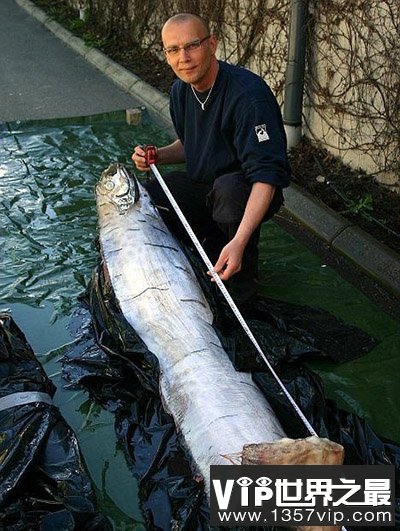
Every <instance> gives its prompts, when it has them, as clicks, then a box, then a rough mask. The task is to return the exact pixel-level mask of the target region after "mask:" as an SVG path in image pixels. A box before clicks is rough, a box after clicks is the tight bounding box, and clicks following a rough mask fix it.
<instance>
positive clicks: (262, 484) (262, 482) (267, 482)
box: [256, 476, 272, 487]
mask: <svg viewBox="0 0 400 531" xmlns="http://www.w3.org/2000/svg"><path fill="white" fill-rule="evenodd" d="M256 483H257V485H259V486H260V487H268V485H271V483H272V479H270V478H267V477H265V476H262V477H261V478H258V479H256Z"/></svg>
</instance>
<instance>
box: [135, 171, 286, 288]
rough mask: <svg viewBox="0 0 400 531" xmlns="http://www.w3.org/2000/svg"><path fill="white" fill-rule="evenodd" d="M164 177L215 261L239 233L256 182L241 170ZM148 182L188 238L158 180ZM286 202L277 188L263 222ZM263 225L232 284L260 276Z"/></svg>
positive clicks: (177, 228) (178, 231)
mask: <svg viewBox="0 0 400 531" xmlns="http://www.w3.org/2000/svg"><path fill="white" fill-rule="evenodd" d="M164 180H165V182H166V184H167V186H168V188H169V189H170V191H171V193H172V195H173V196H174V198H175V200H176V202H177V203H178V205H179V207H180V208H181V210H182V212H183V214H184V215H185V217H186V219H187V220H188V222H189V224H190V226H191V227H192V229H193V231H194V233H195V234H196V236H197V237H198V239H199V240H200V242H201V243H202V245H203V247H204V250H205V251H206V253H207V254H208V256H209V258H210V260H211V262H212V263H215V262H216V260H217V259H218V257H219V254H220V252H221V250H222V248H223V247H224V246H225V245H226V244H227V243H228V242H229V241H230V240H231V239H232V238H233V237H234V235H235V234H236V231H237V229H238V227H239V224H240V222H241V220H242V217H243V214H244V211H245V208H246V204H247V200H248V198H249V195H250V192H251V187H252V185H251V184H249V183H248V182H247V181H246V179H245V177H244V175H243V174H242V173H241V172H234V173H228V174H225V175H222V176H220V177H218V178H217V179H215V181H214V182H213V183H201V182H198V181H192V180H190V178H189V177H188V176H187V174H186V173H184V172H172V173H169V174H166V175H165V177H164ZM145 186H146V188H147V190H148V191H149V193H150V196H151V197H152V199H153V201H154V203H155V204H156V205H157V206H158V207H159V210H160V213H161V215H162V217H163V219H164V221H165V222H166V223H167V225H168V226H169V228H170V229H171V230H172V231H173V232H174V234H176V235H177V236H178V237H179V238H180V239H182V240H183V241H188V238H189V237H188V235H187V233H186V231H185V228H184V227H183V225H182V223H181V221H180V220H179V218H178V216H177V215H176V214H175V211H174V210H173V207H172V206H171V204H170V203H169V201H168V198H167V196H166V195H165V193H164V191H163V190H162V188H161V186H160V185H159V184H158V181H157V180H156V179H150V180H148V181H147V182H146V183H145ZM282 204H283V195H282V190H281V189H280V188H277V189H276V190H275V194H274V197H273V200H272V202H271V205H270V207H269V209H268V211H267V213H266V214H265V216H264V219H263V221H262V222H265V221H267V220H269V219H271V218H272V216H273V215H274V214H275V213H276V212H278V210H279V209H280V207H281V206H282ZM260 229H261V227H258V229H257V230H256V231H254V233H253V235H252V236H251V238H250V240H249V242H248V244H247V246H246V249H245V252H244V255H243V261H242V270H241V271H240V272H239V273H237V274H236V275H234V276H233V277H232V284H233V283H236V284H238V283H239V284H241V283H243V282H247V281H248V280H249V279H254V278H257V275H258V242H259V238H260ZM229 282H231V281H229Z"/></svg>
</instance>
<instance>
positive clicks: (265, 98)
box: [234, 92, 290, 188]
mask: <svg viewBox="0 0 400 531" xmlns="http://www.w3.org/2000/svg"><path fill="white" fill-rule="evenodd" d="M235 121H236V128H235V129H236V133H235V138H234V142H235V148H236V152H237V154H238V158H239V160H240V164H241V167H242V169H243V171H244V173H245V176H246V179H247V180H248V181H249V182H250V183H254V182H264V183H269V184H273V185H275V186H278V187H281V188H284V187H286V186H289V180H290V166H289V163H288V160H287V154H286V149H287V145H286V135H285V130H284V127H283V122H282V116H281V112H280V109H279V106H278V103H277V102H276V100H275V98H274V97H273V96H272V94H270V93H269V92H267V93H265V92H264V94H263V95H262V97H258V98H256V99H253V100H252V101H250V102H249V101H248V100H247V103H246V106H242V107H240V106H237V110H236V116H235Z"/></svg>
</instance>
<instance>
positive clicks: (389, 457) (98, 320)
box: [64, 251, 400, 530]
mask: <svg viewBox="0 0 400 531" xmlns="http://www.w3.org/2000/svg"><path fill="white" fill-rule="evenodd" d="M188 255H189V257H190V258H191V261H192V263H193V265H194V267H195V269H196V273H197V275H198V279H199V281H200V283H201V284H202V287H203V289H204V291H205V293H206V295H207V297H208V299H209V302H210V305H211V307H212V309H213V312H214V316H215V327H216V330H217V332H218V334H219V336H220V338H221V340H222V342H223V343H224V345H225V348H226V350H227V352H228V354H229V355H230V357H231V359H232V360H233V361H234V362H236V364H237V365H239V366H240V367H241V368H247V369H252V370H253V378H254V379H255V381H256V382H257V384H258V385H259V387H260V389H261V390H262V391H263V392H264V394H265V395H266V397H267V399H268V400H269V402H270V403H271V405H272V406H273V408H274V410H275V412H276V414H277V416H278V418H279V419H280V420H281V422H282V424H283V426H284V429H285V431H286V432H287V434H288V436H290V437H293V438H299V437H303V436H307V435H308V433H306V430H305V427H304V425H303V423H302V422H301V421H300V419H299V418H298V417H297V415H296V414H295V412H294V410H293V408H292V407H291V405H290V404H288V401H287V398H286V397H285V396H284V394H283V392H282V390H281V389H280V388H279V387H278V386H277V383H276V382H275V380H274V379H273V377H272V375H271V374H270V373H269V371H268V369H266V368H265V364H262V363H260V362H259V361H258V360H257V359H256V357H255V352H254V350H255V349H254V347H253V346H252V345H250V346H249V342H248V341H247V339H246V338H245V336H244V335H243V332H241V331H239V330H238V326H237V323H236V322H235V321H234V320H233V319H232V317H231V311H230V310H229V309H228V308H227V306H226V304H225V303H224V302H223V301H221V298H220V296H219V295H218V293H217V292H216V290H215V287H214V286H213V285H211V283H210V282H209V280H208V279H207V277H206V276H205V275H204V273H201V267H199V263H198V261H197V260H196V258H194V257H193V255H192V254H191V252H190V251H189V252H188ZM87 303H88V305H89V308H90V311H91V314H92V331H91V332H90V329H89V332H88V334H87V335H86V336H83V337H82V338H81V340H80V342H78V344H77V346H76V348H75V350H74V351H71V352H70V353H69V355H68V356H67V358H66V359H65V360H64V375H65V377H66V378H67V379H68V380H69V381H70V382H72V383H73V384H80V385H84V386H85V387H86V388H87V389H88V390H89V391H90V392H91V394H92V396H93V397H94V398H95V399H97V400H98V401H99V402H100V403H102V404H103V406H105V407H107V408H108V409H111V410H113V411H115V413H116V433H117V436H118V439H119V440H120V441H121V443H122V445H123V448H124V450H125V455H126V458H127V461H128V463H129V465H130V468H131V470H132V472H133V474H134V475H135V476H136V477H137V478H138V481H139V495H140V501H141V506H142V510H143V513H144V515H145V517H146V522H147V527H148V529H162V530H168V529H171V528H172V527H174V526H175V527H176V528H177V529H191V530H192V529H193V530H194V529H207V528H208V527H209V523H208V507H207V504H206V502H205V500H204V495H203V489H202V484H201V482H200V483H199V481H198V478H194V477H193V473H192V469H191V466H190V465H191V463H190V456H188V454H187V452H186V450H185V447H184V445H183V444H181V441H180V438H179V435H178V434H177V433H176V431H175V429H174V425H173V421H172V419H171V418H170V417H169V416H168V415H166V413H165V411H164V410H163V407H162V403H161V400H160V397H159V394H158V363H157V360H156V358H155V357H154V356H153V355H152V354H151V353H150V352H149V351H148V350H147V349H146V347H145V345H144V344H143V342H142V341H141V339H140V338H139V337H138V336H137V335H136V333H135V331H134V330H132V328H131V327H130V326H129V325H128V323H127V322H126V321H125V319H124V317H123V315H122V314H121V312H120V309H119V307H118V304H117V303H116V301H115V299H114V296H113V292H112V288H111V287H110V285H109V283H108V281H107V280H106V279H105V277H104V274H103V271H102V268H101V265H100V266H99V268H98V270H97V271H96V272H95V273H94V275H93V278H92V282H91V286H90V289H89V291H88V296H87ZM241 310H242V312H243V315H244V316H245V318H246V320H247V321H248V322H249V324H250V327H251V328H252V329H253V330H254V333H255V335H256V336H257V339H258V340H259V341H260V344H261V346H262V348H263V349H265V350H264V352H265V353H266V354H267V356H268V358H269V361H270V362H271V364H273V365H274V367H275V368H276V370H277V371H278V374H279V375H280V378H281V379H282V381H283V382H284V384H285V386H286V387H287V389H288V390H289V392H290V393H291V394H292V396H293V398H294V399H295V401H296V403H297V404H298V405H299V406H300V408H301V409H302V411H303V412H304V413H305V415H306V417H307V418H308V419H309V420H310V422H311V424H312V425H313V427H314V428H315V429H316V431H317V432H318V433H319V434H320V435H321V436H325V437H328V438H330V439H331V440H333V441H337V442H340V443H341V444H343V445H344V447H345V450H346V463H348V464H361V463H365V464H383V463H385V464H388V463H392V464H395V465H396V467H397V470H399V466H400V448H399V447H398V446H397V445H396V444H394V443H392V442H390V441H386V440H385V439H382V438H380V437H379V436H378V435H377V434H376V433H375V432H374V431H373V430H372V429H371V428H370V427H369V426H368V424H367V423H366V422H365V421H363V420H362V419H361V418H359V417H357V416H356V415H353V414H349V413H347V412H345V411H343V410H340V409H338V408H337V407H336V406H335V404H334V403H333V402H332V401H330V400H326V399H325V397H324V393H323V386H322V381H321V380H320V378H319V377H318V376H317V375H316V374H314V373H313V372H311V371H310V370H308V369H307V368H306V367H305V366H304V365H302V364H301V362H302V361H303V360H306V359H310V357H330V358H333V359H335V360H337V361H346V360H347V359H349V358H354V357H357V356H361V355H362V354H365V353H366V352H368V351H369V350H370V349H371V348H373V346H374V345H375V344H376V340H375V339H374V338H371V337H370V336H368V335H367V334H365V333H364V332H362V331H361V330H358V329H357V328H354V327H352V326H348V325H347V324H345V323H343V322H342V321H340V320H338V319H336V318H334V317H332V316H331V315H329V314H327V313H326V312H323V311H321V310H318V309H312V308H307V307H305V306H298V305H293V304H287V303H282V302H280V301H273V300H271V299H265V298H261V297H260V298H258V299H257V300H255V301H252V304H251V305H247V306H243V307H242V308H241ZM97 345H99V346H100V347H101V349H102V350H99V349H98V348H97ZM349 351H350V352H351V355H350V356H349ZM260 369H262V370H260ZM397 481H399V480H398V479H397ZM396 496H397V500H396V515H397V521H398V525H400V487H399V484H398V483H397V485H396ZM175 527H174V528H175ZM348 529H351V528H350V527H349V528H348ZM371 529H373V528H371ZM388 529H390V528H388ZM391 529H393V528H391Z"/></svg>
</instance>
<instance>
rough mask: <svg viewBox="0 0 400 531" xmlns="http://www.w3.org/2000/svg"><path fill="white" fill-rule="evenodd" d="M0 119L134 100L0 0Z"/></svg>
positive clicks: (82, 112) (110, 107) (92, 110)
mask: <svg viewBox="0 0 400 531" xmlns="http://www.w3.org/2000/svg"><path fill="white" fill-rule="evenodd" d="M0 20H1V24H2V31H1V32H0V50H1V52H0V95H1V96H0V122H7V121H14V120H30V119H44V118H63V117H66V116H86V115H90V114H96V113H102V112H109V111H116V110H121V109H126V108H129V107H134V106H137V105H138V102H137V100H135V99H134V97H133V96H131V95H129V94H128V93H127V92H124V91H123V90H121V89H120V88H119V87H117V85H115V84H114V83H113V82H112V81H111V80H110V79H108V78H107V77H106V76H104V74H102V73H101V72H99V71H98V70H96V68H94V67H93V66H91V65H90V64H89V63H88V62H87V61H85V60H84V59H83V58H82V57H81V56H79V55H78V54H76V53H75V52H74V51H73V50H71V49H70V48H68V47H67V46H66V45H65V44H63V43H62V42H61V41H60V40H59V39H57V37H55V36H54V35H53V34H52V33H51V32H50V31H49V30H47V29H46V28H45V27H44V26H43V25H42V24H40V23H39V22H38V21H36V20H35V19H34V18H33V17H31V16H30V15H29V14H27V13H26V12H25V11H24V10H23V9H21V8H20V7H19V6H18V5H17V4H16V2H15V1H14V0H0Z"/></svg>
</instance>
